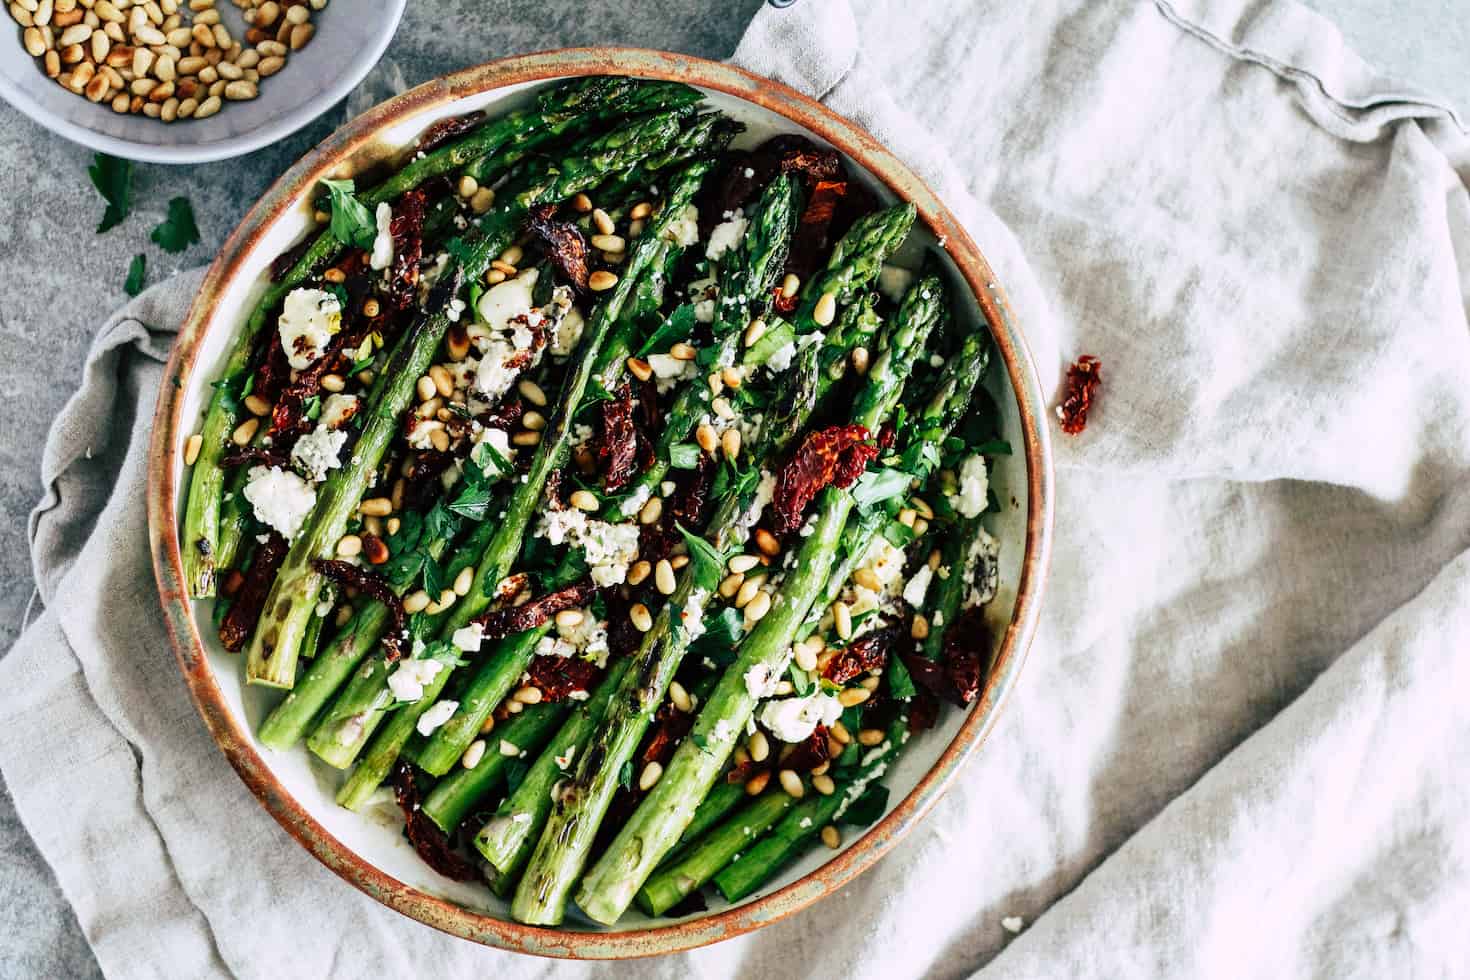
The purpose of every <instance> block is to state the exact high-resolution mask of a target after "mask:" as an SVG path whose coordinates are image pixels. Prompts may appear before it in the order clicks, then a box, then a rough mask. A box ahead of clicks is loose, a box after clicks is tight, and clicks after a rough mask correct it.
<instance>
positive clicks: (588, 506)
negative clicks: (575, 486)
mask: <svg viewBox="0 0 1470 980" xmlns="http://www.w3.org/2000/svg"><path fill="white" fill-rule="evenodd" d="M568 500H569V501H570V502H571V505H572V506H573V507H575V508H577V509H578V510H585V511H588V512H591V511H595V510H597V508H598V507H600V506H601V504H599V503H598V502H597V497H596V495H595V494H593V493H592V492H591V491H590V490H574V491H572V495H571V497H569V498H568Z"/></svg>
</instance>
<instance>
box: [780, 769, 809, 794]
mask: <svg viewBox="0 0 1470 980" xmlns="http://www.w3.org/2000/svg"><path fill="white" fill-rule="evenodd" d="M781 788H782V789H784V790H785V791H786V795H787V796H790V797H792V798H793V799H797V800H799V799H801V798H802V797H803V796H805V795H806V787H805V786H803V785H802V784H801V777H800V776H798V775H797V774H796V772H795V770H792V769H782V770H781Z"/></svg>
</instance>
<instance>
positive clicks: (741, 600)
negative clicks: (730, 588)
mask: <svg viewBox="0 0 1470 980" xmlns="http://www.w3.org/2000/svg"><path fill="white" fill-rule="evenodd" d="M765 584H766V577H765V575H752V576H750V577H749V578H747V579H746V580H745V581H744V582H742V583H741V584H740V590H739V591H738V592H736V593H735V608H736V609H744V608H745V607H746V606H748V605H750V601H751V600H752V599H754V598H755V596H756V593H757V592H759V591H760V590H761V586H762V585H765Z"/></svg>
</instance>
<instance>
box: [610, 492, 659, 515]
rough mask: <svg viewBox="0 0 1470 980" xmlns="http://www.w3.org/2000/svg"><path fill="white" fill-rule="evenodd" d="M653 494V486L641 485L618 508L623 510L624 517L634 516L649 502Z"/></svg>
mask: <svg viewBox="0 0 1470 980" xmlns="http://www.w3.org/2000/svg"><path fill="white" fill-rule="evenodd" d="M652 496H653V487H646V486H639V487H638V489H637V490H635V491H633V494H632V496H630V497H628V499H627V500H624V501H623V502H622V504H621V505H619V507H618V510H619V511H621V512H622V514H623V516H624V517H632V516H633V515H634V514H636V513H638V512H639V511H640V510H642V509H643V505H644V504H646V503H648V498H649V497H652Z"/></svg>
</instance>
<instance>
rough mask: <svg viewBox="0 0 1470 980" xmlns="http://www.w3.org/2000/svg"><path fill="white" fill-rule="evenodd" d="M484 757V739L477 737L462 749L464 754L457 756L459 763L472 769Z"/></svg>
mask: <svg viewBox="0 0 1470 980" xmlns="http://www.w3.org/2000/svg"><path fill="white" fill-rule="evenodd" d="M483 758H485V740H484V739H483V738H477V739H475V740H474V741H473V742H471V743H470V744H469V746H468V747H467V748H465V750H464V755H462V756H460V757H459V764H460V765H462V766H464V767H465V768H466V769H473V768H475V767H476V766H478V765H479V764H480V760H481V759H483Z"/></svg>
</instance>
